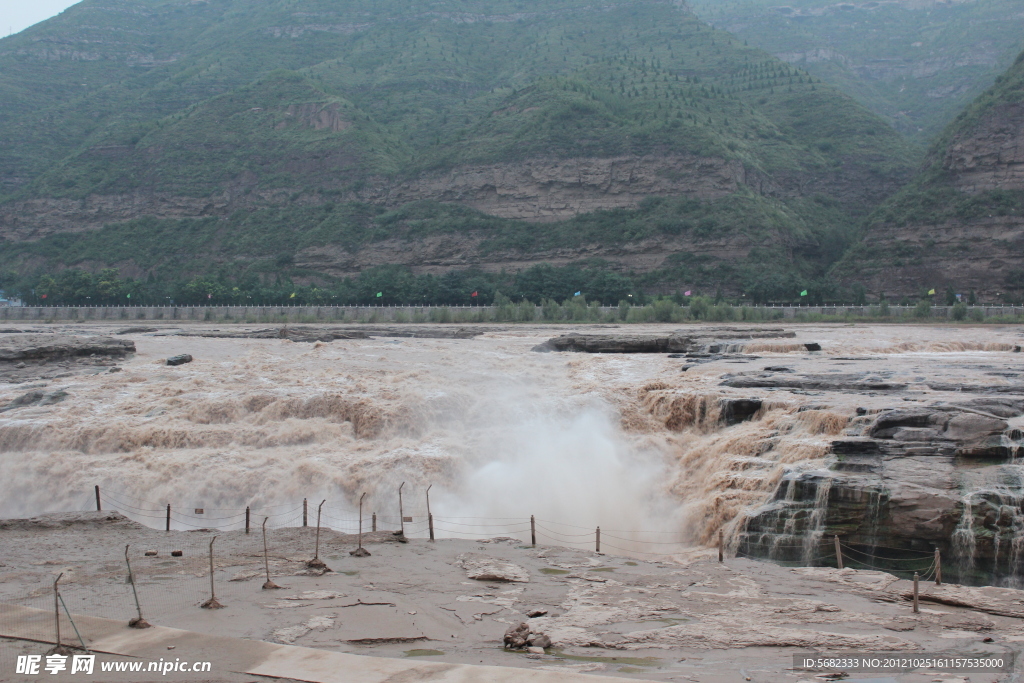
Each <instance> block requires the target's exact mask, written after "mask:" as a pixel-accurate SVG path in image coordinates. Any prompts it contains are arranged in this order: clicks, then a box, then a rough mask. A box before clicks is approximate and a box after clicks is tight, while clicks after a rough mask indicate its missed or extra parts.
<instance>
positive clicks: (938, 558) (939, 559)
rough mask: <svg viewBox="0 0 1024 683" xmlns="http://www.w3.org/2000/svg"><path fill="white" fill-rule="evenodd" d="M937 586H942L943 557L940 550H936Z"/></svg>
mask: <svg viewBox="0 0 1024 683" xmlns="http://www.w3.org/2000/svg"><path fill="white" fill-rule="evenodd" d="M935 585H936V586H941V585H942V555H940V554H939V549H938V548H936V549H935Z"/></svg>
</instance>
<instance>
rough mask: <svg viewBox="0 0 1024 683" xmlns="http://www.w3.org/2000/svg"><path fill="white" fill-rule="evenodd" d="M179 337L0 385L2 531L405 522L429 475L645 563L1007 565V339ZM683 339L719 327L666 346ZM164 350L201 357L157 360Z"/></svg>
mask: <svg viewBox="0 0 1024 683" xmlns="http://www.w3.org/2000/svg"><path fill="white" fill-rule="evenodd" d="M182 329H183V328H180V327H170V326H167V327H166V328H164V329H160V330H158V331H151V332H143V333H136V334H129V335H125V336H121V337H115V338H117V339H130V340H132V341H134V342H135V344H136V347H137V353H135V354H133V355H130V356H128V357H127V358H126V359H124V360H123V361H120V362H119V363H118V367H119V368H120V371H117V372H110V371H109V370H110V368H109V366H107V365H97V366H95V367H91V366H88V365H87V364H86V365H84V366H83V365H78V366H75V367H74V368H64V367H62V366H61V365H60V364H59V363H58V362H55V361H51V362H49V363H47V364H40V365H39V368H38V372H37V373H36V375H35V377H34V378H33V377H28V376H26V375H25V372H29V374H31V372H30V371H32V370H33V367H34V366H33V364H34V363H36V361H27V362H26V368H23V370H25V372H23V373H22V375H19V381H17V382H15V381H10V380H11V377H8V378H7V380H0V381H6V383H0V409H3V408H4V406H8V408H9V409H6V410H4V411H3V412H0V465H2V470H3V473H4V476H3V478H2V479H0V516H3V517H18V516H29V515H35V514H39V513H43V512H54V511H66V510H83V509H92V507H93V506H94V505H95V503H94V501H93V487H94V485H99V486H100V487H101V489H102V490H103V491H105V492H109V495H110V496H111V497H112V499H115V503H113V504H114V505H118V504H119V505H121V506H122V507H121V509H122V511H123V512H124V513H125V514H126V515H128V516H129V517H133V518H134V519H136V520H137V521H140V522H143V523H145V524H148V525H149V526H155V527H162V525H163V523H164V522H163V518H162V517H161V514H160V513H159V512H154V511H159V510H161V509H163V507H164V506H165V505H166V504H168V503H171V504H172V505H173V507H174V509H175V510H184V511H188V512H190V513H191V512H192V511H193V510H194V509H197V508H202V509H204V510H205V511H206V513H205V514H206V515H207V516H208V517H210V518H213V519H212V521H208V522H201V523H202V524H206V525H207V526H217V525H218V522H217V521H216V519H217V517H216V516H215V515H214V514H211V511H217V510H228V511H232V510H233V511H237V510H239V509H244V508H245V507H246V506H252V507H254V508H259V509H270V508H271V506H280V509H286V508H287V509H291V508H293V507H294V506H295V505H296V504H298V503H301V500H302V499H303V498H307V499H309V500H310V501H311V502H318V501H320V500H322V499H327V500H328V501H331V504H332V505H333V506H334V507H335V509H338V508H343V509H345V510H347V511H348V512H349V513H351V512H352V511H354V510H355V509H356V506H357V503H358V500H359V497H360V495H361V494H363V493H364V492H365V493H366V494H367V497H366V503H367V505H366V510H367V514H368V513H369V511H370V510H373V511H385V510H392V509H394V510H397V496H396V491H397V489H398V486H399V484H400V483H401V482H405V487H404V490H403V492H404V496H405V505H406V507H405V509H406V514H411V513H413V514H415V515H416V516H420V515H421V514H422V510H423V509H424V507H425V506H424V505H423V503H422V500H423V493H424V491H425V490H426V489H427V487H428V486H432V488H431V491H430V496H431V506H432V508H433V512H434V514H435V515H444V516H447V517H449V518H452V519H454V518H461V519H469V518H491V519H495V518H510V519H511V518H515V519H523V518H529V516H530V515H535V516H536V517H537V518H538V519H544V520H553V521H557V522H558V523H559V524H562V525H577V526H578V527H580V528H581V529H583V530H592V529H594V527H596V526H602V527H603V528H606V529H613V530H618V531H617V532H616V536H617V537H618V539H619V540H617V541H615V542H613V547H614V546H615V545H616V544H617V545H618V546H619V547H620V548H621V547H622V546H626V547H625V548H624V549H625V550H629V551H630V552H635V553H647V554H648V555H647V556H654V555H661V554H669V553H672V552H677V551H683V550H684V549H685V548H686V547H706V546H709V545H712V544H714V543H715V540H716V539H717V537H718V534H719V531H722V532H723V533H724V537H725V539H726V542H727V544H728V545H729V548H730V549H731V551H732V552H739V553H744V554H747V555H753V556H758V557H771V558H773V559H778V560H788V561H794V562H806V563H809V564H813V563H815V562H825V563H827V562H828V558H827V557H823V556H825V555H827V552H828V550H829V549H830V547H831V546H830V543H826V542H825V541H828V542H830V541H831V539H832V538H833V536H834V535H839V536H841V537H842V538H843V539H844V542H845V543H847V544H848V545H849V546H850V547H851V548H852V549H853V550H854V551H855V552H860V553H862V554H863V557H862V558H861V559H862V560H863V561H864V563H865V564H871V563H872V562H877V563H878V564H877V566H887V565H886V564H885V563H886V562H890V561H891V562H899V561H904V560H906V559H907V558H909V557H917V556H920V555H921V554H922V553H925V552H928V551H933V550H935V549H939V550H940V551H941V552H942V553H943V555H944V556H945V557H948V558H949V560H948V561H949V562H950V563H953V564H955V566H954V567H951V568H950V569H948V570H947V571H954V572H959V573H960V578H961V579H962V580H964V581H971V582H990V581H991V582H998V583H1004V584H1006V583H1008V584H1014V585H1016V581H1017V578H1018V577H1019V576H1020V575H1021V562H1022V561H1024V557H1022V554H1024V545H1022V544H1024V512H1022V509H1021V502H1022V495H1021V494H1022V474H1024V470H1022V467H1021V465H1019V464H1017V460H1016V453H1017V444H1018V442H1019V441H1020V440H1021V438H1022V434H1021V428H1022V426H1024V418H1022V417H1021V416H1022V415H1024V382H1022V381H1021V380H1019V379H1018V378H1019V374H1020V373H1019V371H1020V360H1021V358H1022V357H1021V356H1020V355H1019V354H1017V353H1016V352H1015V349H1016V350H1019V348H1020V346H1019V345H1020V344H1021V343H1022V342H1021V337H1022V334H1021V332H1020V331H1018V330H1017V329H1014V328H1000V327H994V326H978V327H967V326H959V327H937V326H864V325H857V326H852V325H851V326H824V325H823V326H794V327H792V328H791V329H792V330H793V331H795V332H796V337H795V338H791V339H775V340H772V339H758V340H749V341H746V342H743V343H735V342H732V343H730V344H728V345H722V346H721V347H715V348H713V349H710V350H709V349H707V348H705V349H703V350H701V351H699V352H694V353H691V354H689V355H688V356H686V355H680V354H673V355H668V354H654V353H648V354H587V353H560V352H552V353H536V352H533V351H532V350H531V349H533V347H534V346H536V345H537V344H538V343H540V342H543V341H544V340H546V339H548V338H550V337H553V336H557V335H559V334H562V333H564V332H568V331H570V328H567V327H566V328H556V327H550V326H508V327H506V328H488V331H487V332H485V333H484V334H482V335H479V336H476V337H475V338H470V339H452V338H431V339H420V338H390V337H374V338H369V339H336V340H334V341H331V342H296V341H292V340H289V339H248V338H233V339H226V338H208V337H196V336H182V335H180V334H177V333H178V332H180V331H181V330H182ZM192 329H193V330H203V331H208V330H210V329H211V328H210V327H209V326H202V325H196V326H195V327H194V328H192ZM221 329H226V328H221ZM231 329H232V330H242V329H245V328H244V326H238V327H233V328H231ZM673 329H674V328H670V327H668V326H646V327H641V326H629V327H622V328H615V329H609V328H608V327H602V328H601V329H599V330H598V329H590V330H588V329H586V326H574V327H573V328H571V330H572V331H577V332H583V333H588V332H590V333H595V334H596V333H600V334H640V333H645V334H667V333H669V332H670V331H672V330H673ZM696 329H703V332H702V333H704V334H710V335H712V336H714V334H715V330H714V329H711V328H698V327H697V326H692V327H688V328H684V329H682V330H681V334H690V333H691V332H692V331H693V330H696ZM718 329H723V328H718ZM730 329H732V330H735V329H737V327H736V326H731V328H730ZM751 329H754V330H756V329H757V328H756V327H753V328H751ZM27 331H39V332H43V333H45V334H49V335H53V336H55V337H57V336H60V335H72V334H74V335H79V336H90V335H111V336H114V333H115V332H116V331H117V328H114V327H101V326H98V325H96V326H88V325H76V326H67V327H57V326H46V327H45V328H44V327H42V326H40V327H39V328H38V330H27ZM186 331H187V330H186ZM3 336H4V337H7V338H8V339H7V340H6V343H13V342H12V340H14V339H15V338H16V337H18V336H20V335H14V334H10V335H3ZM805 342H817V343H818V344H820V345H821V349H822V350H821V351H814V352H811V351H808V350H807V348H806V347H805V345H804V344H805ZM722 349H726V350H725V351H723V350H722ZM180 353H188V354H191V355H192V356H194V358H195V360H194V361H193V362H191V363H188V364H185V365H181V366H177V367H169V366H167V365H166V364H165V359H166V358H168V357H170V356H173V355H175V354H180ZM673 356H675V357H673ZM61 370H67V371H66V372H61ZM32 391H36V392H38V393H37V396H38V395H39V394H42V395H43V396H44V399H43V400H30V399H24V398H20V397H24V396H26V395H27V394H28V393H29V392H32ZM64 394H66V395H64ZM45 397H56V398H53V399H52V400H46V399H45ZM313 507H314V506H311V509H313ZM382 514H383V513H382ZM222 519H227V520H228V521H226V522H223V524H224V525H226V526H234V527H235V528H237V526H238V525H239V524H241V521H240V520H238V519H237V517H235V518H231V517H230V515H228V514H226V513H225V515H223V516H222ZM466 523H467V524H468V522H466ZM176 524H177V522H176ZM562 528H565V527H564V526H563V527H562ZM625 530H636V532H637V533H632V534H631V533H629V532H628V531H625ZM519 531H521V529H520V530H519ZM641 531H642V532H644V533H640V532H641ZM653 540H657V541H658V543H659V545H652V542H653ZM872 558H873V559H872ZM854 561H856V557H855V558H854ZM872 566H875V565H872Z"/></svg>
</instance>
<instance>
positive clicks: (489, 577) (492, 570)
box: [458, 553, 530, 583]
mask: <svg viewBox="0 0 1024 683" xmlns="http://www.w3.org/2000/svg"><path fill="white" fill-rule="evenodd" d="M458 564H459V566H460V567H462V568H463V569H465V570H466V576H468V577H469V578H471V579H475V580H477V581H503V582H516V583H529V581H530V573H529V572H528V571H526V570H525V569H523V568H522V567H520V566H519V565H517V564H512V563H511V562H507V561H505V560H499V559H497V558H494V557H487V556H485V555H479V554H477V553H463V554H462V555H459V557H458Z"/></svg>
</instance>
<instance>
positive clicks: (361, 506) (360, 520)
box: [359, 491, 377, 548]
mask: <svg viewBox="0 0 1024 683" xmlns="http://www.w3.org/2000/svg"><path fill="white" fill-rule="evenodd" d="M363 498H366V492H365V491H364V492H363V495H361V496H359V547H360V548H362V547H363ZM373 526H374V527H376V526H377V515H376V514H374V515H373ZM374 531H376V529H374Z"/></svg>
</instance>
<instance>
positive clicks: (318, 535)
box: [313, 498, 327, 560]
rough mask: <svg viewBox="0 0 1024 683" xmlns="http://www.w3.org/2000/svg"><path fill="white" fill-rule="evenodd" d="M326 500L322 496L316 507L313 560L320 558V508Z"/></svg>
mask: <svg viewBox="0 0 1024 683" xmlns="http://www.w3.org/2000/svg"><path fill="white" fill-rule="evenodd" d="M326 502H327V499H326V498H324V499H323V500H322V501H320V504H319V505H318V506H317V507H316V548H315V549H314V551H313V559H314V560H319V559H320V509H321V508H323V506H324V503H326Z"/></svg>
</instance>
